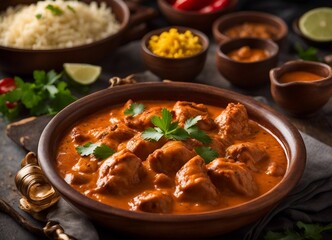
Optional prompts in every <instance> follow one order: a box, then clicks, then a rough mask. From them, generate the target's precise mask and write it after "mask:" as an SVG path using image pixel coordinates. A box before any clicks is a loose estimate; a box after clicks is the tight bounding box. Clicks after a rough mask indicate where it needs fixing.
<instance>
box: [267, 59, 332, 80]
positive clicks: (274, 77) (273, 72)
mask: <svg viewBox="0 0 332 240" xmlns="http://www.w3.org/2000/svg"><path fill="white" fill-rule="evenodd" d="M288 66H290V67H295V68H296V66H315V67H317V68H324V69H326V70H327V71H329V75H328V76H327V77H324V78H322V79H320V80H316V81H310V82H300V81H298V82H287V83H283V82H280V81H278V80H277V73H279V72H281V71H283V69H284V68H285V67H288ZM301 68H303V69H304V71H305V67H301ZM291 71H294V70H289V71H284V72H283V73H282V74H284V73H286V72H291ZM270 80H271V81H272V83H273V84H275V85H278V86H292V85H313V84H314V85H316V86H319V85H328V84H330V82H332V68H331V67H330V66H329V65H327V64H325V63H322V62H314V61H304V60H293V61H288V62H286V63H284V64H283V65H281V66H280V67H276V68H273V69H271V70H270Z"/></svg>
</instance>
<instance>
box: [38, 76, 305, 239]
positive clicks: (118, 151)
mask: <svg viewBox="0 0 332 240" xmlns="http://www.w3.org/2000/svg"><path fill="white" fill-rule="evenodd" d="M129 98H130V99H129ZM38 157H39V162H40V165H41V168H42V170H43V172H44V174H45V176H46V177H47V178H48V180H49V181H50V183H51V184H52V185H53V186H54V187H55V189H57V191H58V192H59V193H60V194H61V196H62V197H63V198H64V199H65V200H66V201H68V202H69V203H70V204H71V205H72V206H74V207H76V208H77V209H79V210H80V211H81V212H82V213H84V214H86V215H87V216H88V217H89V218H90V219H92V220H93V221H95V222H98V223H101V224H103V225H106V226H107V227H109V229H110V231H120V232H123V233H127V234H130V235H133V236H135V237H137V236H140V237H145V238H156V237H158V238H164V239H165V238H167V239H174V238H176V239H188V238H190V239H192V238H207V237H211V236H217V235H221V234H224V233H226V232H230V231H233V230H236V229H238V228H240V227H242V226H244V225H247V224H249V223H252V222H254V221H256V220H257V219H258V218H260V217H262V216H264V215H265V214H266V213H267V212H268V211H269V210H271V209H272V208H273V207H275V206H276V204H278V202H279V201H280V200H282V199H283V198H284V197H285V196H286V195H287V194H288V193H289V192H290V191H291V190H292V189H293V188H294V187H295V185H296V183H297V182H298V181H299V179H300V178H301V175H302V173H303V171H304V166H305V161H306V152H305V147H304V144H303V141H302V138H301V136H300V134H299V132H298V131H297V129H296V128H295V127H294V126H293V125H291V124H290V123H289V122H288V121H287V119H286V118H285V117H284V116H283V115H281V114H280V113H277V112H276V111H274V110H272V109H271V108H269V107H268V106H266V105H263V104H262V103H259V102H257V101H255V100H253V99H252V98H249V97H246V96H243V95H240V94H238V93H235V92H231V91H227V90H223V89H219V88H215V87H210V86H206V85H201V84H193V83H185V82H166V83H139V84H135V85H127V86H119V87H116V88H113V89H105V90H102V91H100V92H97V93H94V94H91V95H89V96H86V97H84V98H82V99H80V100H78V101H76V102H75V103H73V104H72V105H69V106H68V107H66V108H65V109H64V110H62V111H61V112H60V113H59V114H57V115H56V116H55V117H54V118H53V119H52V120H51V122H50V123H49V124H48V125H47V127H46V128H45V130H44V131H43V133H42V136H41V138H40V141H39V146H38ZM147 226H148V227H147Z"/></svg>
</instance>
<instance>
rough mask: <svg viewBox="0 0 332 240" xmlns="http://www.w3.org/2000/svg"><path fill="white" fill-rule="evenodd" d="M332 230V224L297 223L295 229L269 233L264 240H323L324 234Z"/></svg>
mask: <svg viewBox="0 0 332 240" xmlns="http://www.w3.org/2000/svg"><path fill="white" fill-rule="evenodd" d="M331 230H332V223H330V224H328V225H326V226H322V225H320V224H306V223H303V222H297V223H296V227H294V229H291V230H286V231H285V232H272V231H269V232H267V234H266V235H265V236H264V240H321V239H323V237H322V232H325V231H331Z"/></svg>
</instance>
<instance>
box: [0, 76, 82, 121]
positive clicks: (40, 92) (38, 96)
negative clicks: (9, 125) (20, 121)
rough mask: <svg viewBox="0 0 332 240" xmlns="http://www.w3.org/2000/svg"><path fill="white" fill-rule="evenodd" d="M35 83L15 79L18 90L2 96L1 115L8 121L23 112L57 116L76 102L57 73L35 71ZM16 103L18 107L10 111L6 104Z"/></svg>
mask: <svg viewBox="0 0 332 240" xmlns="http://www.w3.org/2000/svg"><path fill="white" fill-rule="evenodd" d="M33 78H34V81H33V82H24V81H23V80H22V79H21V78H19V77H15V84H16V88H15V89H14V90H12V91H10V92H8V93H5V94H1V95H0V99H1V101H0V114H1V115H3V116H4V117H5V118H6V119H7V120H13V119H15V118H16V117H17V116H18V115H19V114H20V113H21V112H26V110H29V113H30V115H36V116H38V115H43V114H55V113H57V112H59V111H60V110H61V109H62V108H64V107H65V106H67V105H68V104H70V103H72V102H74V101H75V100H76V97H74V96H73V95H72V94H71V92H70V90H69V89H68V88H67V83H66V82H64V81H61V78H62V74H58V73H56V72H55V71H49V72H45V71H34V72H33ZM7 101H8V102H12V103H14V102H16V103H17V105H18V106H17V107H16V108H15V110H14V109H8V108H7V107H6V102H7Z"/></svg>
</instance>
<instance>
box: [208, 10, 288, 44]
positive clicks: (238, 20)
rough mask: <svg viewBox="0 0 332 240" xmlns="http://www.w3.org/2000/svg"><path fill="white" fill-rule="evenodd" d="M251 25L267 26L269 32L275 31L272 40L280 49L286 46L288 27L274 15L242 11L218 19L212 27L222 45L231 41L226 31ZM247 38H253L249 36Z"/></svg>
mask: <svg viewBox="0 0 332 240" xmlns="http://www.w3.org/2000/svg"><path fill="white" fill-rule="evenodd" d="M250 23H254V24H264V25H266V26H267V29H268V30H273V35H274V36H273V38H272V40H273V41H274V42H276V43H277V44H278V45H279V47H280V46H282V45H283V44H284V42H285V40H286V37H287V33H288V27H287V25H286V23H285V22H284V20H282V19H281V18H279V17H277V16H274V15H272V14H268V13H263V12H255V11H240V12H235V13H231V14H227V15H225V16H221V17H220V18H218V19H217V20H216V21H215V22H214V23H213V27H212V32H213V36H214V39H215V41H216V42H217V43H222V42H224V41H226V40H228V39H230V37H229V36H227V35H226V34H225V31H226V30H229V29H230V28H232V27H235V26H239V25H243V24H250ZM260 28H261V27H260ZM239 37H240V36H239ZM247 37H251V36H250V35H247Z"/></svg>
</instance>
